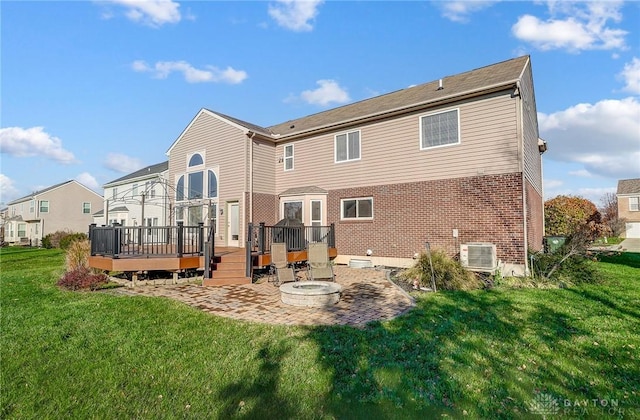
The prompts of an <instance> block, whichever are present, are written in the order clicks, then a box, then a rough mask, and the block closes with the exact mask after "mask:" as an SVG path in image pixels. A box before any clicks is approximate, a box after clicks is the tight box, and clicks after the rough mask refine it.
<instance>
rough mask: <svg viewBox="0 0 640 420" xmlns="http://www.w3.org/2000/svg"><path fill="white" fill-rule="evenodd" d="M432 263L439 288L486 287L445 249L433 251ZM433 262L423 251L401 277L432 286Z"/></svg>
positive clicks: (467, 288)
mask: <svg viewBox="0 0 640 420" xmlns="http://www.w3.org/2000/svg"><path fill="white" fill-rule="evenodd" d="M431 264H433V274H434V277H435V283H436V289H437V290H474V289H482V288H483V287H484V283H483V282H482V281H481V280H480V279H479V278H478V277H477V276H476V275H475V274H474V273H472V272H471V271H469V270H467V269H465V268H464V267H463V266H462V265H461V264H460V262H459V261H456V260H454V259H453V258H451V257H450V256H448V255H447V253H446V252H444V251H443V250H440V249H434V250H432V251H431ZM431 264H430V262H429V255H428V254H427V253H426V252H422V253H421V254H420V255H419V257H418V259H417V261H416V263H415V264H414V266H413V267H411V268H409V269H407V270H405V271H404V272H402V273H401V274H400V277H401V278H403V279H404V280H405V281H408V282H410V283H413V281H414V280H416V279H417V280H418V282H419V283H420V286H422V287H431Z"/></svg>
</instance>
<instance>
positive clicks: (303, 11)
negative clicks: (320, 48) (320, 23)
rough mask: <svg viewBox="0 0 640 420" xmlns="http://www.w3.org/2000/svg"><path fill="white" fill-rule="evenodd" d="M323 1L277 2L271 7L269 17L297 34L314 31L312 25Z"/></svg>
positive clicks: (291, 0) (292, 0)
mask: <svg viewBox="0 0 640 420" xmlns="http://www.w3.org/2000/svg"><path fill="white" fill-rule="evenodd" d="M322 3H323V1H322V0H277V2H276V3H275V4H270V5H269V16H271V17H272V18H273V19H274V20H275V21H276V22H277V23H278V25H280V26H282V27H284V28H287V29H291V30H292V31H296V32H308V31H311V30H313V25H312V24H311V23H310V22H311V21H313V20H314V19H315V17H316V16H317V15H318V7H320V5H321V4H322Z"/></svg>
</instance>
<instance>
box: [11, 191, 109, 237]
mask: <svg viewBox="0 0 640 420" xmlns="http://www.w3.org/2000/svg"><path fill="white" fill-rule="evenodd" d="M101 207H102V196H101V195H100V194H98V193H96V192H95V191H93V190H91V189H90V188H88V187H86V186H84V185H82V184H81V183H79V182H78V181H75V180H71V181H66V182H63V183H60V184H56V185H53V186H51V187H48V188H44V189H42V190H39V191H35V192H33V193H32V194H29V195H27V196H24V197H21V198H18V199H17V200H13V201H11V202H10V203H8V205H7V210H6V215H5V217H4V228H5V229H4V231H5V238H4V240H5V242H7V243H8V244H10V245H20V244H21V245H33V246H39V245H40V244H41V243H42V238H44V237H45V236H47V235H48V234H50V233H54V232H57V231H65V232H70V233H87V232H88V231H89V224H90V223H91V222H92V221H93V216H92V214H93V213H94V212H95V210H96V209H99V208H101Z"/></svg>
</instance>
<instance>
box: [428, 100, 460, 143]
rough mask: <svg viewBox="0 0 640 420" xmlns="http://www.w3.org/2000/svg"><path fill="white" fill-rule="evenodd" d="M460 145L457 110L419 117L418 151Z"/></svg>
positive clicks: (458, 114)
mask: <svg viewBox="0 0 640 420" xmlns="http://www.w3.org/2000/svg"><path fill="white" fill-rule="evenodd" d="M459 143H460V112H459V111H458V110H457V109H452V110H450V111H443V112H438V113H435V114H429V115H425V116H423V117H420V149H429V148H432V147H440V146H449V145H452V144H459Z"/></svg>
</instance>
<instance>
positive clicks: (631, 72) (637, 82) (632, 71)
mask: <svg viewBox="0 0 640 420" xmlns="http://www.w3.org/2000/svg"><path fill="white" fill-rule="evenodd" d="M620 77H622V79H623V80H624V82H625V86H624V88H623V90H625V91H626V92H631V93H632V94H635V95H640V59H638V58H637V57H633V60H631V62H630V63H627V64H625V65H624V69H623V70H622V72H621V73H620Z"/></svg>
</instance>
